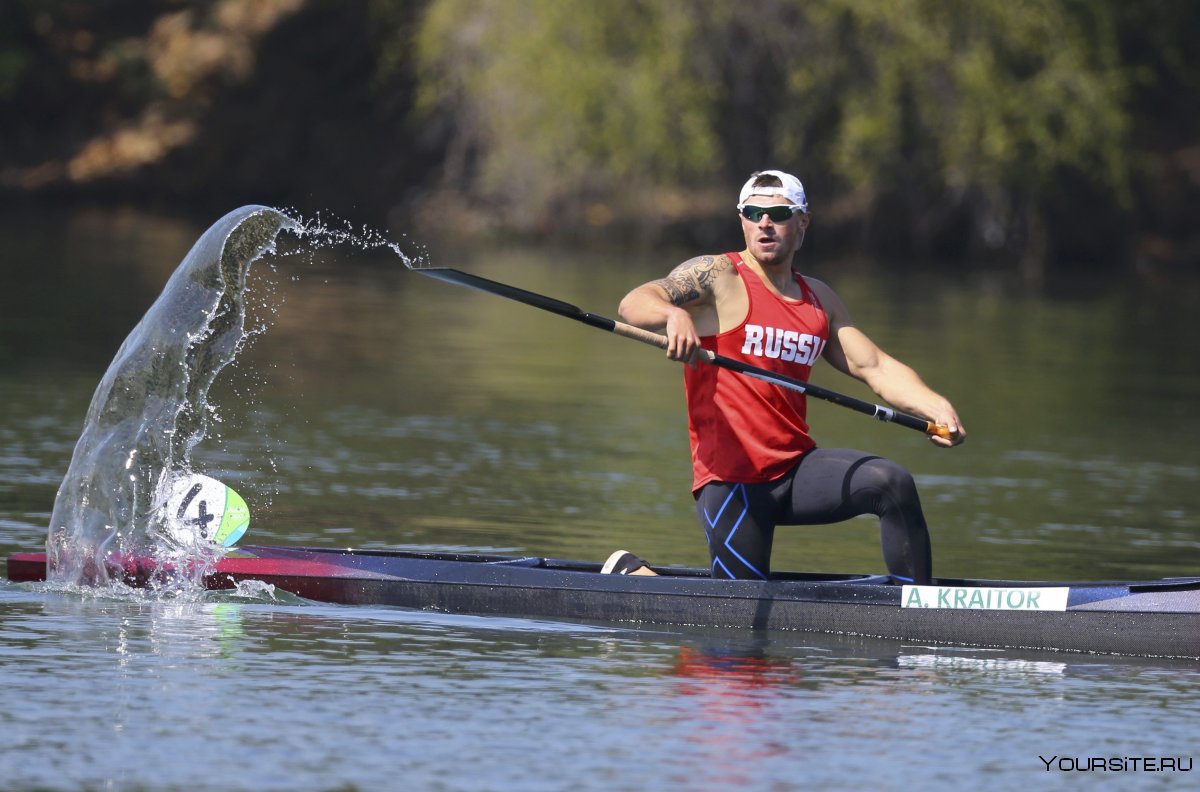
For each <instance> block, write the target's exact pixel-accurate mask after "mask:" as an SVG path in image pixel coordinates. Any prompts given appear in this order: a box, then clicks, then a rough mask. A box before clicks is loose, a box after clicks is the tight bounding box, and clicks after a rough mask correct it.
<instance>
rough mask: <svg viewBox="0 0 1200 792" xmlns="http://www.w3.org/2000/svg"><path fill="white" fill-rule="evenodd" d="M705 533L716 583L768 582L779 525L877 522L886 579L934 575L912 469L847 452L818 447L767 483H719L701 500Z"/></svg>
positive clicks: (924, 580) (917, 580)
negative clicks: (868, 518)
mask: <svg viewBox="0 0 1200 792" xmlns="http://www.w3.org/2000/svg"><path fill="white" fill-rule="evenodd" d="M696 514H697V515H699V517H700V524H701V525H703V526H704V530H705V532H706V533H707V534H708V550H709V554H710V555H711V556H712V574H713V577H723V578H748V579H759V580H765V579H766V578H767V576H768V575H769V574H770V572H771V542H772V540H773V539H774V536H775V526H776V525H825V524H828V523H834V522H841V521H842V520H848V519H850V518H851V517H857V516H858V515H860V514H875V515H878V516H879V530H880V539H881V541H882V544H883V559H884V563H886V564H887V569H888V573H889V574H890V575H892V576H893V577H895V578H899V579H901V580H905V581H910V582H915V583H920V584H927V583H929V581H930V577H931V575H932V574H933V572H932V567H933V559H932V552H931V550H930V547H929V529H928V527H927V526H926V525H925V515H924V514H923V513H922V512H921V501H920V499H919V498H918V497H917V487H916V485H915V484H914V483H913V479H912V476H911V475H910V474H909V472H908V471H907V470H905V469H904V468H902V467H901V466H900V465H897V464H896V463H895V462H891V461H889V460H887V459H884V458H882V457H878V456H873V455H871V454H864V453H863V452H861V451H854V450H852V449H848V448H830V449H825V448H816V449H813V450H812V451H810V452H809V453H808V454H806V455H805V456H804V458H803V459H801V460H800V462H799V464H797V465H796V467H794V468H792V470H791V471H789V472H788V473H786V474H785V475H783V476H781V477H780V478H778V479H775V480H774V481H770V482H767V483H765V484H732V483H728V482H722V481H715V482H712V483H710V484H706V485H705V486H704V487H703V488H701V490H700V492H699V493H697V495H696Z"/></svg>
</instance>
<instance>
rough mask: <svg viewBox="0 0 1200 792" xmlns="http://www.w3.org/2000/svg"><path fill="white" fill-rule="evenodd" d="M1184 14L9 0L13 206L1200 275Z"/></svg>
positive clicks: (610, 0)
mask: <svg viewBox="0 0 1200 792" xmlns="http://www.w3.org/2000/svg"><path fill="white" fill-rule="evenodd" d="M1198 33H1200V4H1198V3H1195V2H1193V1H1192V0H1147V2H1140V3H1128V2H1120V1H1119V0H972V1H971V2H967V1H959V2H956V1H955V0H819V1H817V0H813V1H812V2H803V1H802V0H202V1H198V2H172V1H171V0H159V1H158V2H148V0H86V1H85V0H0V117H2V118H3V123H2V124H0V199H2V200H4V201H5V202H10V203H11V202H22V203H28V202H30V201H31V200H45V201H53V202H55V203H56V204H61V203H65V202H71V201H79V202H96V201H104V202H121V203H144V204H152V205H154V206H157V207H164V208H169V209H174V210H178V211H197V212H205V213H209V214H211V213H212V212H223V211H225V210H227V209H230V208H232V207H234V206H236V205H239V204H242V203H247V202H252V201H253V202H263V203H270V204H274V205H277V206H292V207H295V208H297V209H299V210H300V211H302V212H310V211H315V210H329V211H332V212H334V213H337V214H339V215H342V216H346V217H350V218H354V219H362V220H364V221H366V222H370V223H374V224H384V225H388V226H390V227H392V228H393V229H397V230H403V231H406V232H411V233H414V234H415V235H417V236H422V235H426V234H429V233H436V232H437V231H438V230H445V229H453V231H454V232H455V234H464V233H478V234H498V233H500V234H522V235H538V236H551V237H565V238H571V239H583V240H587V239H596V240H601V239H602V240H606V241H608V240H614V239H617V240H627V241H637V242H640V243H642V244H652V243H657V242H661V241H664V240H671V241H679V242H688V243H691V244H701V245H710V244H720V242H719V240H727V239H728V238H729V227H730V224H731V223H732V221H733V216H732V212H733V203H734V202H735V200H734V198H735V191H736V188H737V186H738V185H740V183H741V182H742V181H743V180H744V179H745V178H746V176H747V175H748V174H749V173H750V172H751V171H753V170H755V169H758V168H763V167H778V168H783V169H786V170H790V171H792V172H795V173H796V174H797V175H799V176H800V177H801V178H802V179H803V180H804V182H805V184H806V186H807V188H808V190H809V196H810V202H811V204H812V206H813V209H814V212H815V214H816V225H815V226H814V231H816V232H817V233H818V234H819V235H820V236H819V237H818V238H819V239H820V240H821V242H820V244H828V245H830V246H835V245H844V246H847V247H853V248H854V249H856V250H862V251H864V252H869V253H880V252H886V253H887V254H888V255H889V256H890V257H892V258H913V259H918V258H919V259H922V260H935V259H936V260H944V261H949V262H964V261H965V262H972V263H980V262H994V263H998V264H1000V265H1002V266H1009V267H1013V268H1021V269H1023V270H1024V271H1026V272H1027V273H1029V274H1030V275H1032V276H1036V275H1038V274H1039V273H1041V272H1043V271H1044V270H1045V268H1060V269H1061V268H1069V267H1077V266H1089V267H1095V266H1105V267H1125V268H1135V267H1147V266H1153V267H1174V268H1187V269H1191V270H1195V269H1197V267H1198V265H1200V223H1197V220H1200V101H1197V97H1198V96H1200V62H1198V61H1197V59H1195V58H1192V57H1190V56H1189V55H1188V47H1189V46H1190V45H1191V44H1192V42H1193V41H1194V40H1195V39H1196V36H1197V34H1198Z"/></svg>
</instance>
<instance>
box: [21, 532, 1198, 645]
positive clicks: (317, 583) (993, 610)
mask: <svg viewBox="0 0 1200 792" xmlns="http://www.w3.org/2000/svg"><path fill="white" fill-rule="evenodd" d="M113 563H114V564H115V566H114V569H115V571H116V573H118V574H120V575H121V576H122V577H123V578H124V579H125V582H126V583H128V584H129V585H135V586H145V585H147V584H148V583H149V582H150V581H152V580H154V579H155V577H156V576H161V575H163V574H164V573H166V572H169V570H163V569H160V568H156V567H155V566H154V564H153V562H152V561H149V560H146V559H136V558H132V559H130V558H127V559H123V560H119V561H115V562H113ZM655 570H656V571H657V572H659V573H660V576H659V577H640V576H624V575H604V574H600V564H598V563H592V562H584V561H566V560H560V559H553V558H541V557H516V556H504V555H477V554H468V553H427V552H404V551H393V550H342V549H326V548H314V547H268V546H245V547H241V548H238V549H237V550H236V551H233V552H231V553H230V554H228V555H226V556H225V557H223V558H221V559H220V560H219V561H218V562H217V563H216V565H215V568H213V569H211V570H208V571H207V572H205V573H204V574H203V575H202V579H203V582H204V585H205V586H206V587H207V588H209V589H229V588H233V587H235V586H236V585H237V584H238V583H239V582H242V581H249V580H257V581H262V582H263V583H267V584H270V585H273V586H275V587H276V588H278V589H281V590H284V591H288V592H291V593H292V594H295V595H296V596H299V597H302V598H305V599H309V600H316V601H320V602H331V603H341V604H346V605H387V606H398V607H404V608H417V609H423V610H431V611H444V612H452V613H464V614H476V615H505V616H520V617H532V618H546V619H564V620H573V621H589V622H605V623H634V624H674V625H695V626H707V627H722V628H746V629H766V630H806V631H818V632H829V633H843V634H852V635H863V636H872V637H880V638H894V639H903V640H907V641H914V642H923V643H945V644H957V645H968V646H978V647H1008V648H1028V649H1053V650H1064V651H1078V652H1094V653H1101V654H1122V655H1138V656H1161V657H1200V577H1187V578H1163V579H1158V580H1145V581H1123V582H1103V581H1092V582H1086V581H1085V582H1030V581H1003V580H967V579H939V580H937V581H936V582H935V585H931V586H911V585H903V584H901V583H897V582H895V581H894V580H892V579H891V578H889V577H888V576H886V575H855V574H820V573H799V572H792V573H777V574H774V575H773V576H772V578H771V579H770V580H767V581H751V580H715V579H713V578H711V577H709V576H708V574H707V570H702V569H686V568H677V567H655ZM45 574H46V557H45V554H43V553H16V554H13V555H11V556H9V558H8V577H9V579H10V580H12V581H37V580H43V579H44V578H45Z"/></svg>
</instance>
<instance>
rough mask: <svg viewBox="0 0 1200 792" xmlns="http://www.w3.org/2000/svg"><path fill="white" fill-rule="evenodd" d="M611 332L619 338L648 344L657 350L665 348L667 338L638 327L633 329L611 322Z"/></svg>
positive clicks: (629, 326)
mask: <svg viewBox="0 0 1200 792" xmlns="http://www.w3.org/2000/svg"><path fill="white" fill-rule="evenodd" d="M612 331H613V332H614V333H616V334H617V335H619V336H625V337H626V338H632V339H633V340H634V341H641V342H642V343H643V344H649V345H650V346H653V347H658V348H659V349H666V348H667V337H666V336H664V335H659V334H658V333H655V332H654V331H652V330H643V329H642V328H640V327H634V326H633V325H631V324H625V323H624V322H613V326H612Z"/></svg>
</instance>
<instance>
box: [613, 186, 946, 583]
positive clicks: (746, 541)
mask: <svg viewBox="0 0 1200 792" xmlns="http://www.w3.org/2000/svg"><path fill="white" fill-rule="evenodd" d="M737 208H738V212H739V214H740V216H741V224H742V233H743V235H744V236H745V240H746V247H745V249H744V250H743V251H742V252H741V253H725V254H722V255H716V256H711V255H710V256H700V257H698V258H694V259H691V260H690V261H685V262H684V263H683V264H680V265H679V266H678V267H676V268H675V269H674V270H673V271H672V272H671V273H670V274H669V275H668V276H667V277H665V278H662V279H660V280H655V281H651V282H649V283H646V284H643V285H641V286H639V287H637V288H636V289H634V290H633V291H631V292H630V293H629V294H627V295H626V296H625V298H624V299H623V300H622V301H621V306H620V309H619V311H620V315H621V318H622V319H623V320H624V321H626V322H628V323H629V324H632V325H636V326H638V327H642V328H644V329H648V330H655V331H658V332H665V333H666V336H667V356H668V357H669V358H671V359H672V360H679V361H683V362H686V363H688V364H689V366H688V367H687V368H685V369H684V386H685V392H686V396H687V408H688V429H689V436H690V440H691V448H692V467H693V474H694V478H693V485H692V491H693V495H694V496H695V498H696V513H697V515H698V516H699V517H700V522H701V524H702V525H703V527H704V529H705V532H706V534H707V536H708V548H709V553H710V555H711V557H712V574H713V576H714V577H723V578H748V579H766V578H767V576H768V575H769V574H770V570H771V544H772V541H773V539H774V533H775V526H776V525H819V524H827V523H833V522H840V521H842V520H848V519H850V518H851V517H855V516H857V515H860V514H875V515H878V516H879V518H880V531H881V537H882V544H883V555H884V560H885V562H886V564H887V569H888V572H889V573H890V574H891V575H892V576H893V577H894V578H896V579H898V580H902V581H905V582H916V583H929V582H930V579H931V576H932V569H931V568H932V557H931V551H930V545H929V531H928V528H927V526H926V524H925V517H924V514H923V513H922V511H921V504H920V500H919V499H918V497H917V490H916V486H915V485H914V483H913V479H912V476H911V475H909V473H908V472H907V471H906V470H904V469H903V468H902V467H900V466H899V465H897V464H896V463H894V462H891V461H888V460H886V459H883V458H881V457H878V456H874V455H872V454H867V453H864V452H861V451H854V450H850V449H824V448H817V447H816V444H815V443H814V442H813V439H812V438H811V437H810V436H809V431H808V423H807V419H806V409H805V408H806V403H805V397H804V395H803V394H799V393H796V392H794V391H791V390H786V389H783V388H780V387H778V386H775V385H771V384H769V383H766V382H763V381H762V380H758V379H754V378H751V377H746V376H744V375H741V374H738V373H736V372H732V371H729V370H726V369H723V368H718V367H717V366H712V365H708V364H704V363H701V364H697V363H696V359H697V353H698V350H699V349H700V348H701V347H703V348H704V349H709V350H712V351H714V352H717V353H719V354H721V355H725V356H727V357H731V358H734V359H736V360H743V361H745V362H747V363H751V364H753V365H755V366H759V367H762V368H767V369H770V370H772V371H777V372H779V373H781V374H787V375H789V376H792V377H796V378H798V379H802V380H805V381H807V380H808V377H809V374H810V372H811V371H812V367H813V365H814V364H815V363H816V361H817V358H818V357H824V358H825V360H827V361H829V362H830V363H831V364H833V366H834V368H836V369H838V370H839V371H841V372H843V373H845V374H849V375H850V376H852V377H854V378H856V379H859V380H861V381H862V382H864V383H866V384H867V385H868V386H870V388H871V389H872V390H874V391H875V393H877V394H878V395H879V396H880V397H881V398H883V399H884V400H885V401H887V402H888V403H889V404H891V405H892V406H894V407H896V408H898V409H900V410H903V411H905V412H909V413H913V414H915V415H917V416H920V417H922V418H925V419H926V420H929V421H933V422H935V423H937V424H941V425H943V426H945V427H947V428H948V430H949V431H948V433H947V434H948V436H947V437H940V436H936V435H935V436H931V438H930V439H931V440H932V442H933V443H934V444H935V445H938V446H942V447H950V446H954V445H958V444H959V443H961V442H962V441H963V440H964V439H965V437H966V431H965V430H964V429H963V427H962V423H961V422H960V421H959V419H958V415H957V414H956V413H955V411H954V408H953V407H952V406H951V404H950V402H949V401H947V400H946V399H945V398H943V397H942V396H940V395H939V394H937V393H936V392H934V391H933V390H932V389H931V388H929V386H927V385H926V384H925V383H924V382H922V380H921V378H920V377H919V376H918V375H917V374H916V372H915V371H913V370H912V369H911V368H909V367H908V366H906V365H904V364H903V363H901V362H899V361H898V360H896V359H895V358H893V357H891V356H890V355H888V354H887V353H885V352H884V351H883V350H882V349H880V348H879V347H878V346H876V345H875V343H874V342H872V341H871V339H870V338H868V337H867V336H866V335H865V334H864V333H863V332H862V331H861V330H859V329H858V328H857V327H855V326H854V323H853V321H851V319H850V314H849V312H847V310H846V306H845V305H844V304H843V303H842V301H841V299H839V298H838V296H837V294H835V293H834V291H833V290H832V289H830V288H829V286H827V285H826V284H824V283H822V282H821V281H819V280H816V279H815V278H811V277H808V276H805V275H801V274H800V272H799V271H797V270H796V269H795V265H796V258H797V253H798V251H799V250H800V246H801V244H802V243H803V242H804V232H805V230H806V229H807V228H808V224H809V222H810V221H811V219H812V215H811V214H810V213H809V211H808V201H807V198H806V196H805V193H804V187H803V185H802V184H801V183H800V180H799V179H797V178H796V177H795V176H792V175H791V174H788V173H784V172H783V171H777V170H767V171H761V172H758V173H755V174H753V175H752V176H751V177H750V179H749V180H748V181H747V182H746V183H745V185H744V186H743V187H742V190H741V193H740V195H739V198H738V204H737ZM605 571H616V572H620V573H623V574H653V573H652V572H651V571H650V570H649V568H648V567H646V566H645V565H644V562H642V561H641V559H638V558H637V557H636V556H633V555H632V554H629V553H625V552H624V551H618V552H617V553H614V554H613V556H612V557H611V558H610V559H609V562H608V563H607V564H606V565H605Z"/></svg>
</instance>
